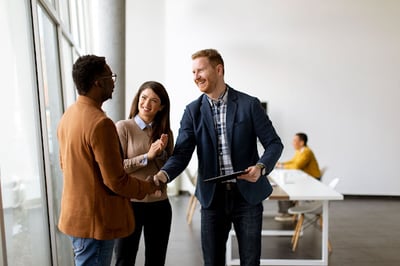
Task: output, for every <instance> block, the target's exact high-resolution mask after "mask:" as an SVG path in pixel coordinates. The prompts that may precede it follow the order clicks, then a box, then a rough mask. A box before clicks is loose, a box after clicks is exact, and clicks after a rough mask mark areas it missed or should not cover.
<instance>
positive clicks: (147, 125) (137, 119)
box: [133, 114, 153, 130]
mask: <svg viewBox="0 0 400 266" xmlns="http://www.w3.org/2000/svg"><path fill="white" fill-rule="evenodd" d="M133 119H135V122H136V124H138V126H139V128H140V129H141V130H144V129H145V128H147V127H149V128H151V125H152V124H153V123H150V124H146V123H145V122H144V121H143V119H141V118H140V116H139V115H138V114H137V115H135V117H134V118H133Z"/></svg>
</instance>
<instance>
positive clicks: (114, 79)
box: [99, 73, 117, 83]
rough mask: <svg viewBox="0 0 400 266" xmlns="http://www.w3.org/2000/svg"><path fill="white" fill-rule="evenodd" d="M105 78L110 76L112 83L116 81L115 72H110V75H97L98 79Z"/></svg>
mask: <svg viewBox="0 0 400 266" xmlns="http://www.w3.org/2000/svg"><path fill="white" fill-rule="evenodd" d="M106 78H112V80H113V82H114V83H115V82H117V74H115V73H112V74H111V75H107V76H102V77H99V79H106Z"/></svg>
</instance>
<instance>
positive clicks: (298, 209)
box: [288, 178, 339, 253]
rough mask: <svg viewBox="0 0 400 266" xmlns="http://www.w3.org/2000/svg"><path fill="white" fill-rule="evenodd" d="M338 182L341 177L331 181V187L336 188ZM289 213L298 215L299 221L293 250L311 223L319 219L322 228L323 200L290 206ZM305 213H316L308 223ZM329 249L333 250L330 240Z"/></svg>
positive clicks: (295, 230) (294, 234)
mask: <svg viewBox="0 0 400 266" xmlns="http://www.w3.org/2000/svg"><path fill="white" fill-rule="evenodd" d="M338 183H339V178H335V179H333V180H332V181H331V182H330V183H329V187H331V188H332V189H334V188H335V187H336V185H337V184H338ZM288 213H290V214H293V215H295V216H297V223H296V226H295V229H294V233H293V237H292V241H291V243H292V251H296V248H297V244H298V241H299V237H300V234H301V232H302V231H303V230H304V229H306V228H307V227H308V226H309V225H311V224H313V223H314V222H316V221H319V225H320V227H321V229H322V202H321V201H312V202H305V203H303V204H301V205H298V206H294V207H291V208H289V210H288ZM305 214H312V215H314V217H313V218H312V219H311V220H310V221H308V223H307V224H304V217H305ZM328 251H329V253H330V252H332V245H331V243H330V241H329V240H328Z"/></svg>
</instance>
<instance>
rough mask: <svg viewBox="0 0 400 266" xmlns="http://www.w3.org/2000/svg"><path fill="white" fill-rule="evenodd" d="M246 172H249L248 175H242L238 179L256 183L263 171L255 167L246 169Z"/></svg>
mask: <svg viewBox="0 0 400 266" xmlns="http://www.w3.org/2000/svg"><path fill="white" fill-rule="evenodd" d="M246 172H247V173H246V174H243V175H240V176H238V177H237V178H238V179H243V180H246V181H249V182H252V183H255V182H257V180H258V179H259V178H260V176H261V169H260V168H258V167H257V166H255V165H254V166H250V167H248V168H247V169H246Z"/></svg>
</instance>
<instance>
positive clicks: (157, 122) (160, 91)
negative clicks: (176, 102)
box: [128, 81, 174, 155]
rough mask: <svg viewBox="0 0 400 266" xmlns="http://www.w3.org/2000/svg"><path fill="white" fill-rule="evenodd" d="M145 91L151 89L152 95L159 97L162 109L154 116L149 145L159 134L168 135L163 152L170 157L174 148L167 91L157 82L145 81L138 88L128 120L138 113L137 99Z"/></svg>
mask: <svg viewBox="0 0 400 266" xmlns="http://www.w3.org/2000/svg"><path fill="white" fill-rule="evenodd" d="M145 89H152V90H153V91H154V93H155V94H157V96H158V97H160V100H161V105H162V106H163V108H162V109H161V110H160V111H159V112H157V114H156V116H155V117H154V120H153V124H152V135H151V137H150V143H152V142H154V141H156V140H157V139H159V138H160V137H161V134H163V133H166V134H168V144H167V147H166V149H165V150H166V151H167V153H168V155H171V154H172V151H173V148H174V137H173V134H172V130H171V124H170V118H169V116H170V114H169V113H170V101H169V96H168V93H167V90H166V89H165V88H164V86H163V85H162V84H161V83H159V82H157V81H146V82H145V83H143V84H142V85H141V86H140V87H139V90H138V91H137V93H136V95H135V97H134V98H133V101H132V105H131V111H130V112H129V116H128V118H129V119H131V118H134V117H135V116H136V115H137V114H138V113H139V108H138V104H139V97H140V94H141V93H142V92H143V91H144V90H145Z"/></svg>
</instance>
